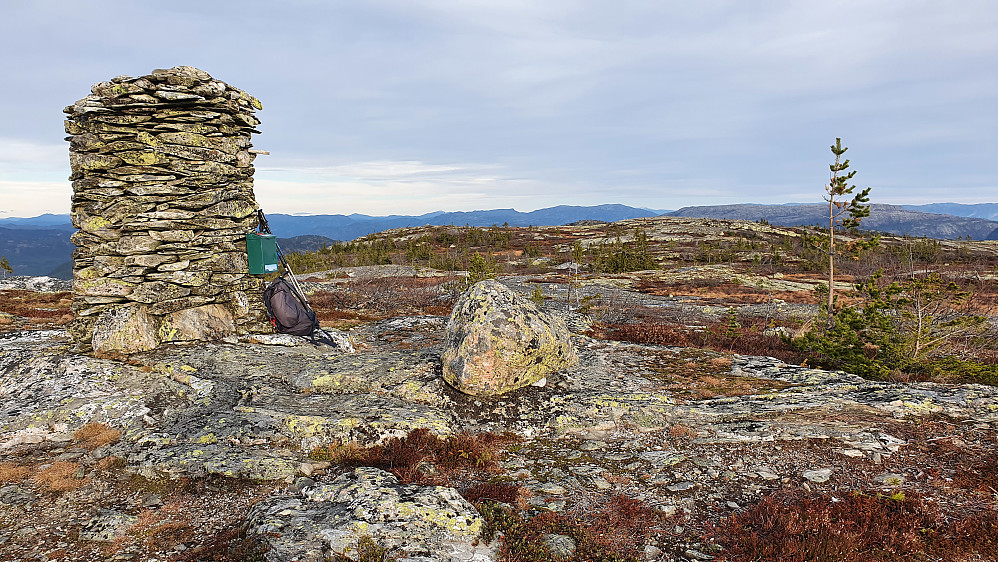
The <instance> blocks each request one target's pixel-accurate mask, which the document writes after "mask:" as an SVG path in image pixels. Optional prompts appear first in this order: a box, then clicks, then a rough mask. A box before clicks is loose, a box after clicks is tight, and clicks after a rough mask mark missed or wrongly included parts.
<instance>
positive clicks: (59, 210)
mask: <svg viewBox="0 0 998 562" xmlns="http://www.w3.org/2000/svg"><path fill="white" fill-rule="evenodd" d="M72 196H73V188H72V187H71V186H70V184H69V182H40V181H37V182H32V181H5V180H0V216H7V217H34V216H38V215H41V214H44V213H53V214H57V215H60V214H66V213H69V206H70V200H71V198H72Z"/></svg>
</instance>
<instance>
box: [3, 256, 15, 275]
mask: <svg viewBox="0 0 998 562" xmlns="http://www.w3.org/2000/svg"><path fill="white" fill-rule="evenodd" d="M13 274H14V268H13V267H12V266H11V265H10V262H9V261H7V256H0V279H6V278H7V276H8V275H13Z"/></svg>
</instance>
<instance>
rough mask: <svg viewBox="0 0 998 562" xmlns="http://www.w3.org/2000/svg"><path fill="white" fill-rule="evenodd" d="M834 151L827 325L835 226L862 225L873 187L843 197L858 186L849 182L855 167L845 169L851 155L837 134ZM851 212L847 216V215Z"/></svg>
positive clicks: (830, 315)
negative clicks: (849, 199) (849, 198)
mask: <svg viewBox="0 0 998 562" xmlns="http://www.w3.org/2000/svg"><path fill="white" fill-rule="evenodd" d="M831 149H832V154H834V155H835V163H834V164H830V165H829V166H828V168H829V170H831V173H832V177H831V179H830V180H829V182H828V184H827V185H825V197H824V199H825V201H828V310H827V312H826V317H825V329H826V330H828V329H831V327H832V322H833V320H834V311H835V310H834V306H835V227H836V226H838V225H841V226H842V227H844V228H848V229H853V230H854V229H857V228H859V223H860V221H862V220H863V219H864V218H866V217H868V216H870V206H869V205H867V204H866V203H869V202H870V197H869V195H870V188H869V187H868V188H866V189H864V190H863V191H861V192H859V193H857V194H856V195H855V196H854V197H853V198H852V200H851V201H845V200H843V197H844V196H846V195H851V194H852V193H853V190H855V189H856V186H855V185H849V180H851V179H852V178H853V176H855V175H856V170H853V171H851V172H848V173H846V170H847V169H848V168H849V159H848V158H847V159H845V160H842V155H843V154H845V152H846V150H849V149H848V148H846V147H844V146H842V139H841V138H836V139H835V144H834V145H832V146H831ZM844 215H848V216H844Z"/></svg>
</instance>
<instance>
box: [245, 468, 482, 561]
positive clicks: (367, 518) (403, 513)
mask: <svg viewBox="0 0 998 562" xmlns="http://www.w3.org/2000/svg"><path fill="white" fill-rule="evenodd" d="M302 496H303V497H301V496H283V497H274V498H269V499H266V500H263V501H261V502H260V503H258V504H256V505H255V506H254V507H253V509H252V510H251V511H250V513H249V530H250V532H251V533H253V534H255V535H257V536H258V537H260V538H261V540H263V541H264V542H265V543H266V547H267V554H266V557H267V560H268V561H269V562H278V561H285V560H288V561H290V560H295V561H298V562H306V561H320V560H327V559H328V557H327V553H332V554H337V555H344V556H351V557H355V556H357V554H358V553H357V546H358V545H359V544H360V541H361V540H362V539H365V538H368V539H370V540H373V541H374V542H375V543H377V544H378V546H380V547H382V548H386V549H388V550H389V552H391V554H392V555H399V556H403V557H406V559H417V560H439V561H443V562H457V561H459V560H460V561H471V562H492V561H494V560H495V559H496V556H495V552H494V551H493V550H492V549H491V548H489V547H488V546H486V545H483V544H479V540H478V539H479V535H480V534H481V532H482V527H483V526H484V520H483V519H482V517H481V515H479V513H478V512H477V511H476V510H475V508H474V506H472V505H471V504H470V503H468V501H467V500H465V499H464V498H463V497H461V495H460V494H458V493H457V491H456V490H454V489H453V488H446V487H443V486H420V485H416V484H408V485H406V484H401V483H400V482H399V480H398V478H396V477H395V476H393V475H392V474H389V473H387V472H385V471H383V470H379V469H377V468H370V467H361V468H357V469H356V470H354V471H353V472H348V473H346V474H342V475H340V476H339V477H337V478H336V479H335V480H333V481H332V482H327V483H321V484H318V485H315V486H312V487H309V488H306V489H305V490H304V491H303V492H302Z"/></svg>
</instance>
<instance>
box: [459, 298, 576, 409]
mask: <svg viewBox="0 0 998 562" xmlns="http://www.w3.org/2000/svg"><path fill="white" fill-rule="evenodd" d="M441 361H442V362H443V375H444V380H446V381H447V382H448V383H449V384H450V385H451V386H453V387H454V388H456V389H457V390H459V391H461V392H464V393H465V394H472V395H475V396H496V395H499V394H503V393H506V392H509V391H511V390H515V389H517V388H520V387H523V386H527V385H529V384H532V383H535V382H537V381H539V380H541V379H543V378H544V377H546V376H548V375H549V374H551V373H554V372H556V371H559V370H561V369H564V368H567V367H570V366H572V365H574V364H575V362H576V355H575V349H574V348H573V347H572V342H571V334H570V332H569V331H568V327H567V326H566V325H565V322H564V321H563V320H561V319H560V318H557V317H554V316H551V315H549V314H546V313H545V312H543V311H542V310H541V309H540V308H539V307H538V306H537V305H536V304H534V303H533V302H532V301H530V300H528V299H526V298H523V297H521V296H520V295H518V294H517V293H515V292H513V291H512V290H511V289H509V288H508V287H506V286H505V285H503V284H502V283H499V282H498V281H495V280H492V279H487V280H485V281H481V282H479V283H476V284H475V285H474V286H472V287H471V288H470V289H469V290H468V291H466V292H465V293H464V294H463V295H462V296H461V298H460V299H458V302H457V304H456V305H455V306H454V312H453V313H451V317H450V320H449V321H448V322H447V334H446V341H445V346H444V351H443V354H442V355H441Z"/></svg>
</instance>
